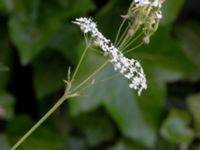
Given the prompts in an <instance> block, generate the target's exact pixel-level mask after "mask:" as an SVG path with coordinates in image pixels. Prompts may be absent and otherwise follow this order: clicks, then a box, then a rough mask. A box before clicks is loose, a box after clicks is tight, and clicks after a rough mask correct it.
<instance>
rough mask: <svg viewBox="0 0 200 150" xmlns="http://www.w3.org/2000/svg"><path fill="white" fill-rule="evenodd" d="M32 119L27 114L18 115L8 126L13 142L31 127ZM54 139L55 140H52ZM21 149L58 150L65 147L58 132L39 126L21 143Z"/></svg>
mask: <svg viewBox="0 0 200 150" xmlns="http://www.w3.org/2000/svg"><path fill="white" fill-rule="evenodd" d="M32 126H33V122H32V120H30V118H29V117H27V116H22V115H21V116H17V117H15V119H14V120H12V121H11V123H10V124H9V126H8V133H9V137H10V139H12V141H13V144H14V143H15V142H17V140H19V138H21V137H22V136H23V134H25V133H26V132H27V131H28V130H29V129H30V128H31V127H32ZM52 141H53V142H52ZM19 149H21V150H35V149H37V150H57V149H64V142H63V141H62V140H61V139H60V137H59V136H58V135H57V133H56V132H53V131H52V130H51V129H49V128H45V127H40V128H38V129H37V130H36V131H35V132H34V133H33V134H32V135H31V136H30V137H29V138H28V139H27V140H26V141H24V142H23V144H21V145H20V147H19Z"/></svg>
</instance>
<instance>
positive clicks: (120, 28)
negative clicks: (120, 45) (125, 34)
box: [114, 19, 126, 45]
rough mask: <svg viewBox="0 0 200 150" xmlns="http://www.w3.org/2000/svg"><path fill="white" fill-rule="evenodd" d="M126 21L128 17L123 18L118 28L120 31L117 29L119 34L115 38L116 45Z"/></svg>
mask: <svg viewBox="0 0 200 150" xmlns="http://www.w3.org/2000/svg"><path fill="white" fill-rule="evenodd" d="M125 22H126V19H123V21H122V23H121V24H120V27H119V29H118V31H117V36H116V38H115V42H114V45H116V44H117V41H118V38H119V34H120V32H121V30H122V27H123V25H124V23H125Z"/></svg>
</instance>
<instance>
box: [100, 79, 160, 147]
mask: <svg viewBox="0 0 200 150" xmlns="http://www.w3.org/2000/svg"><path fill="white" fill-rule="evenodd" d="M102 88H107V90H106V91H107V93H106V95H105V98H104V101H103V105H104V107H105V108H106V110H107V111H108V113H109V114H110V115H111V117H112V118H113V120H114V121H115V122H116V124H117V126H118V128H119V130H120V131H121V132H122V134H123V135H124V136H125V137H128V138H130V139H133V140H135V141H137V142H138V143H140V144H142V145H145V146H147V147H153V146H154V142H155V138H156V137H155V134H154V133H155V132H154V129H153V128H151V127H150V126H149V125H148V123H147V122H145V120H144V118H143V116H142V114H141V110H140V109H139V108H138V105H137V103H136V100H135V97H134V95H133V91H132V90H131V89H129V87H128V82H127V81H126V79H124V78H123V77H118V78H114V79H113V80H112V81H111V82H109V85H107V86H106V87H102ZM96 92H98V90H97V91H96Z"/></svg>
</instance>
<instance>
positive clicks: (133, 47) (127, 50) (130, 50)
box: [124, 42, 144, 54]
mask: <svg viewBox="0 0 200 150" xmlns="http://www.w3.org/2000/svg"><path fill="white" fill-rule="evenodd" d="M143 44H144V42H141V43H140V44H138V45H137V46H135V47H133V48H131V49H129V50H127V51H125V52H124V54H127V53H129V52H131V51H133V50H135V49H137V48H138V47H140V46H142V45H143Z"/></svg>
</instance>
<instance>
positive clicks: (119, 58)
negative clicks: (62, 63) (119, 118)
mask: <svg viewBox="0 0 200 150" xmlns="http://www.w3.org/2000/svg"><path fill="white" fill-rule="evenodd" d="M136 1H137V2H143V3H144V4H146V3H149V1H148V0H143V1H141V0H136ZM73 23H75V24H77V25H78V26H80V29H81V30H82V31H83V32H84V33H89V34H90V35H91V37H92V38H93V39H94V41H95V43H96V44H99V47H100V48H101V49H102V50H103V51H104V53H105V54H106V56H108V57H109V61H110V62H111V63H112V64H113V66H114V69H115V70H117V71H119V72H120V73H121V74H123V75H124V77H126V78H127V79H129V80H130V84H129V87H130V88H133V89H135V90H137V91H138V95H140V94H141V92H142V90H143V89H147V84H146V77H145V74H144V71H143V68H142V66H141V65H140V63H139V62H138V61H137V60H134V59H128V58H126V57H125V56H124V55H123V53H122V52H120V51H119V50H118V49H117V48H116V47H115V46H114V45H113V44H112V43H111V42H110V40H108V39H106V38H105V37H104V36H103V35H102V33H101V32H99V31H98V29H97V25H96V23H94V22H93V21H92V19H90V18H89V19H88V18H78V19H76V20H75V21H73Z"/></svg>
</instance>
